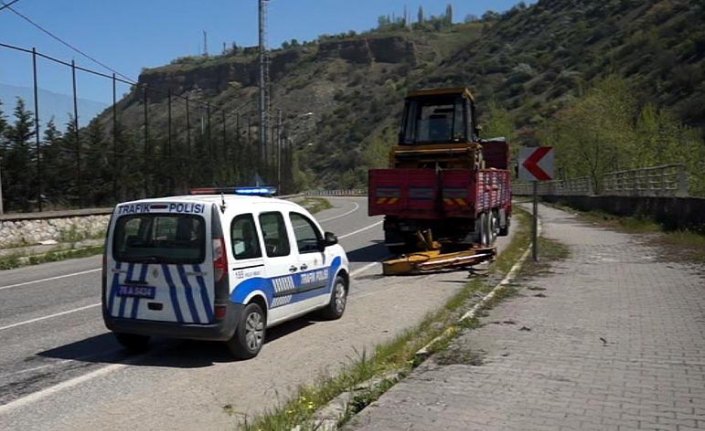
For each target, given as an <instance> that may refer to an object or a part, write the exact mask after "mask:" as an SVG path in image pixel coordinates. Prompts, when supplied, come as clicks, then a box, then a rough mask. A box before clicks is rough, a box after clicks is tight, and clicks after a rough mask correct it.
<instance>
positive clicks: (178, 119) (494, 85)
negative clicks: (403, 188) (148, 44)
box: [0, 0, 705, 210]
mask: <svg viewBox="0 0 705 431" xmlns="http://www.w3.org/2000/svg"><path fill="white" fill-rule="evenodd" d="M702 22H705V0H698V1H685V0H540V1H538V2H537V3H535V4H534V5H532V6H529V7H527V6H525V5H524V4H522V3H520V4H519V5H518V6H516V7H514V8H513V9H512V10H510V11H508V12H506V13H504V14H501V15H500V14H496V13H487V14H485V15H483V17H482V19H474V20H472V22H466V23H462V24H451V23H450V22H449V21H448V20H447V19H444V18H443V17H432V18H430V19H428V20H426V21H425V22H423V23H422V24H418V23H414V24H413V25H409V26H406V25H404V24H403V23H401V22H399V21H398V20H397V21H390V20H389V19H386V20H383V19H380V28H378V29H376V30H373V31H369V32H365V33H363V34H355V33H353V32H349V33H343V34H340V35H332V36H331V35H325V36H321V37H319V39H318V40H316V41H312V42H307V43H303V44H299V43H298V42H296V41H291V42H287V43H286V44H284V46H283V47H282V48H280V49H275V50H273V51H272V52H271V82H272V86H271V94H272V110H271V112H272V126H273V127H272V129H271V130H270V136H276V135H277V134H278V133H281V135H282V137H283V142H284V146H283V148H282V149H281V151H280V152H279V151H276V148H275V147H276V146H275V145H274V144H273V143H272V142H271V141H270V143H269V144H268V147H267V149H266V151H267V154H268V160H269V166H268V167H267V168H266V169H257V160H258V145H257V140H258V133H259V130H258V116H257V109H256V108H257V100H258V88H257V79H258V57H257V49H256V48H244V49H243V48H237V47H233V49H231V50H229V51H228V52H227V54H224V55H220V56H209V57H203V56H198V57H185V58H180V59H175V60H174V61H173V62H172V63H171V64H168V65H165V66H162V67H158V68H153V69H145V70H144V71H143V72H142V74H141V75H140V77H139V83H138V85H136V86H133V88H132V89H131V92H130V93H129V94H128V95H127V96H126V97H124V98H123V99H122V100H120V101H119V102H118V104H117V105H116V106H115V109H114V110H113V109H108V110H106V111H105V112H104V113H103V114H102V115H101V116H100V117H99V118H98V120H96V121H93V122H92V123H91V124H90V126H89V127H87V128H86V129H85V130H82V131H80V133H76V131H75V130H70V128H69V129H68V130H66V131H64V132H63V133H62V131H59V130H56V129H52V128H44V129H43V131H42V134H43V135H44V136H43V137H44V142H43V144H42V146H41V148H42V149H41V151H42V153H43V155H42V156H41V159H43V160H45V161H46V163H45V164H46V166H44V167H43V170H42V171H41V175H42V180H41V183H42V184H38V182H37V181H35V180H33V178H36V177H37V175H36V172H35V171H36V170H38V169H39V167H38V166H36V163H32V161H33V160H37V158H36V156H35V155H34V152H36V151H35V148H36V145H35V144H34V143H33V142H31V141H30V139H29V137H31V136H32V133H31V129H32V127H33V123H32V118H33V117H32V113H31V112H30V111H27V112H17V110H15V112H13V114H12V118H9V119H8V121H7V122H4V120H5V119H6V118H7V116H3V114H2V112H1V111H0V141H2V142H0V144H2V145H0V160H2V162H1V163H2V166H1V169H2V172H3V185H4V189H5V191H6V193H5V194H4V196H5V198H4V200H5V201H6V204H7V208H13V209H15V208H21V209H23V210H29V209H30V208H31V207H32V205H33V204H32V201H31V197H34V196H37V194H38V192H39V190H40V186H41V190H42V193H43V194H45V195H46V196H48V200H49V202H51V203H52V204H56V205H59V206H62V207H63V206H83V205H86V204H90V205H94V206H101V205H105V204H110V203H112V202H114V201H116V200H125V199H131V198H135V197H142V196H151V195H156V194H164V193H174V192H183V191H185V190H186V189H188V188H189V187H194V186H207V185H232V184H251V183H253V182H254V181H255V177H256V174H257V173H259V174H260V175H261V176H264V177H265V181H267V182H269V183H272V184H275V183H278V182H279V180H281V189H282V190H281V191H282V192H284V193H287V192H292V191H296V190H301V189H306V188H313V187H330V188H348V187H356V186H364V185H365V183H366V178H367V170H368V168H370V167H377V166H383V165H385V164H386V160H387V152H388V148H389V146H390V145H392V144H393V143H394V142H395V139H396V131H397V127H398V123H399V117H400V111H401V108H402V99H403V97H404V95H405V94H406V93H407V92H408V91H409V90H411V89H415V88H420V87H430V86H434V87H436V86H463V85H468V86H470V88H471V90H472V91H473V93H474V94H475V98H476V101H477V105H478V107H479V110H480V121H481V123H482V124H481V125H482V126H483V135H484V136H485V137H491V136H507V137H509V138H510V140H511V141H512V142H513V143H514V144H515V145H514V146H513V147H514V149H517V148H518V147H519V146H520V145H538V144H545V145H553V146H555V147H557V161H556V162H557V165H558V175H559V176H561V177H576V176H589V177H591V178H592V179H593V182H594V183H595V184H594V186H595V188H596V189H597V190H599V187H600V184H599V183H598V182H599V178H601V175H602V174H603V173H605V172H608V171H614V170H622V169H631V168H639V167H645V166H653V165H657V164H664V163H679V164H682V165H684V166H685V168H686V170H687V171H688V173H689V174H690V176H691V193H692V194H694V195H703V196H705V174H704V172H705V141H704V137H705V134H704V133H703V132H704V131H705V103H703V101H704V100H705V27H703V26H702V25H700V24H701V23H702ZM145 100H146V101H147V104H146V105H145V103H144V101H145ZM6 106H9V105H8V104H6ZM170 106H171V109H169V107H170ZM187 106H188V110H187V109H186V108H187ZM0 109H2V108H1V107H0ZM279 110H281V118H282V123H281V124H282V127H281V129H279V128H278V125H277V123H278V122H277V120H278V112H279ZM113 114H114V117H113ZM18 118H19V119H18ZM113 118H115V119H116V120H117V127H115V128H114V127H113ZM77 136H78V137H79V138H80V140H79V141H78V142H76V137H77ZM277 161H279V163H277ZM66 172H71V173H72V175H69V176H67V175H66Z"/></svg>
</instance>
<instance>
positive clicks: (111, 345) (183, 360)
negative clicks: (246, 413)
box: [37, 317, 316, 368]
mask: <svg viewBox="0 0 705 431" xmlns="http://www.w3.org/2000/svg"><path fill="white" fill-rule="evenodd" d="M314 324H316V321H315V320H313V319H311V318H308V317H306V318H300V319H296V320H293V321H291V322H288V323H285V324H282V325H279V326H276V327H274V328H271V329H269V330H267V339H266V341H265V345H264V347H263V349H266V348H267V344H269V343H272V342H275V341H276V340H278V339H279V338H282V337H284V336H287V335H290V334H292V333H294V332H296V331H298V330H300V329H303V328H305V327H307V326H310V325H314ZM294 336H295V335H294ZM37 356H40V357H45V358H54V359H63V360H67V359H68V360H73V361H77V362H85V363H105V364H119V363H128V364H130V365H133V366H145V367H173V368H202V367H209V366H212V365H214V364H216V363H223V362H235V361H236V359H234V358H233V356H232V355H231V354H230V352H229V351H228V348H227V347H226V346H225V343H222V342H215V341H195V340H175V339H168V338H154V339H153V340H152V342H151V344H150V349H149V350H148V351H147V352H146V353H144V354H131V353H129V352H128V351H127V350H125V349H123V348H122V346H121V345H120V344H119V343H118V342H117V340H116V339H115V337H114V336H113V334H112V333H110V332H105V333H103V334H100V335H96V336H93V337H90V338H86V339H84V340H81V341H76V342H74V343H71V344H66V345H63V346H60V347H56V348H53V349H50V350H45V351H43V352H39V353H37ZM254 360H257V359H256V358H255V359H254Z"/></svg>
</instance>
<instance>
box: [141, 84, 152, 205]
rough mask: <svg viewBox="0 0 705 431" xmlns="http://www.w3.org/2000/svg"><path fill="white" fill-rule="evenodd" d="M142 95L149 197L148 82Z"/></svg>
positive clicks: (144, 172) (145, 173)
mask: <svg viewBox="0 0 705 431" xmlns="http://www.w3.org/2000/svg"><path fill="white" fill-rule="evenodd" d="M142 92H143V94H142V97H143V99H142V100H143V103H142V106H143V109H142V110H143V115H144V163H145V164H146V165H147V166H144V171H143V173H142V175H144V180H143V186H144V194H145V196H146V197H149V177H150V174H149V169H148V168H149V161H150V158H151V149H150V146H149V111H148V108H147V102H148V99H147V98H148V95H147V84H145V85H144V86H143V87H142Z"/></svg>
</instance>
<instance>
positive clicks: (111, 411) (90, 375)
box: [0, 198, 506, 431]
mask: <svg viewBox="0 0 705 431" xmlns="http://www.w3.org/2000/svg"><path fill="white" fill-rule="evenodd" d="M331 203H333V205H334V208H332V209H329V210H325V211H322V212H321V213H319V214H317V218H318V220H319V221H320V222H321V224H322V225H323V227H324V229H326V230H328V231H332V232H335V233H336V234H337V235H338V237H339V239H340V242H341V244H342V245H343V246H344V247H345V249H346V250H347V251H348V256H349V258H350V260H351V271H352V275H353V281H352V284H351V290H350V299H349V303H348V309H347V311H346V315H345V316H344V317H343V318H342V319H341V320H339V321H335V322H321V321H315V320H310V319H306V318H302V319H298V320H296V321H294V322H290V323H287V324H284V325H281V326H279V327H276V328H274V329H272V330H270V331H269V332H268V334H267V343H266V344H265V346H264V348H263V350H262V352H261V353H260V355H259V356H258V357H257V358H255V359H253V360H250V361H242V362H238V361H234V360H233V359H232V358H231V357H230V355H229V354H228V352H227V349H226V348H225V346H224V345H222V344H220V343H207V342H195V341H179V340H170V339H157V340H155V341H154V342H153V347H152V349H151V350H150V351H149V352H148V353H146V354H144V355H137V356H130V355H127V354H126V352H125V351H124V350H122V348H121V347H120V346H119V345H118V344H117V342H116V341H115V340H114V339H113V336H112V335H111V334H110V333H109V332H108V331H107V330H106V329H105V327H104V325H103V322H102V317H101V313H100V306H99V302H100V257H90V258H85V259H75V260H69V261H63V262H56V263H50V264H44V265H39V266H34V267H25V268H21V269H17V270H11V271H3V272H0V346H2V347H1V348H0V429H3V430H14V429H17V430H20V429H21V430H32V429H52V430H57V429H67V430H69V429H70V430H77V429H85V430H95V429H126V430H128V429H129V430H131V431H135V430H142V429H184V430H187V429H188V430H193V429H232V428H233V427H234V424H235V423H236V421H237V420H238V418H242V417H243V416H245V415H246V416H247V417H250V416H251V415H253V414H257V413H260V412H262V411H263V410H266V409H267V408H271V407H274V406H276V405H277V404H279V403H281V402H283V401H285V400H286V399H287V398H288V396H290V395H291V394H293V393H294V391H295V390H296V389H297V387H299V386H300V385H303V384H310V383H313V382H314V381H315V380H316V378H317V377H320V376H322V375H328V374H331V373H335V372H337V371H339V370H340V368H341V367H343V366H345V364H348V363H350V362H351V360H352V359H355V358H356V357H359V356H360V355H362V354H363V352H365V351H372V350H373V349H374V346H375V345H377V344H378V343H380V342H384V341H387V340H389V339H391V338H393V337H394V336H395V335H397V334H399V333H400V332H402V331H403V330H405V329H407V328H409V327H411V326H413V325H415V324H416V323H418V322H420V321H421V320H422V319H423V317H424V316H425V315H426V314H427V313H428V312H430V311H432V310H434V309H436V308H438V307H440V306H441V305H442V304H444V303H445V301H446V300H447V299H448V298H449V297H450V296H452V295H453V294H454V293H455V292H456V291H457V290H458V289H460V288H461V287H462V286H463V284H464V283H465V281H466V278H467V273H464V272H455V273H446V274H436V275H426V276H414V277H382V276H381V275H380V273H381V268H380V266H379V264H378V262H379V260H381V259H382V258H384V257H385V256H386V255H387V252H386V249H385V247H384V246H383V245H382V226H381V224H382V220H381V218H370V217H368V216H367V207H366V198H332V199H331ZM501 240H503V241H500V242H499V243H498V245H499V246H500V247H502V246H503V245H504V243H505V242H506V239H504V238H503V239H501Z"/></svg>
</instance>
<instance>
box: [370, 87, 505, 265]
mask: <svg viewBox="0 0 705 431" xmlns="http://www.w3.org/2000/svg"><path fill="white" fill-rule="evenodd" d="M480 130H481V128H480V127H479V126H478V123H477V118H476V110H475V99H474V97H473V95H472V93H471V92H470V90H469V89H468V88H439V89H424V90H417V91H413V92H411V93H409V94H408V95H407V97H406V99H405V104H404V111H403V117H402V121H401V127H400V129H399V137H398V142H397V145H395V146H393V147H392V148H391V150H390V152H389V167H388V168H384V169H370V171H369V182H368V213H369V215H370V216H380V215H381V216H384V241H385V244H386V246H387V247H388V248H389V250H390V251H391V252H392V253H394V254H408V253H414V252H422V251H429V250H437V251H439V250H440V251H442V252H443V253H445V252H448V253H454V252H458V251H462V250H468V249H472V248H473V247H475V248H478V247H484V248H488V247H491V246H492V244H493V243H494V241H495V238H496V237H497V236H498V235H499V236H504V235H507V234H508V232H509V226H510V222H511V215H512V202H511V199H512V190H511V172H510V170H509V159H510V151H509V144H508V142H507V140H506V139H505V138H493V139H481V138H480Z"/></svg>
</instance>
